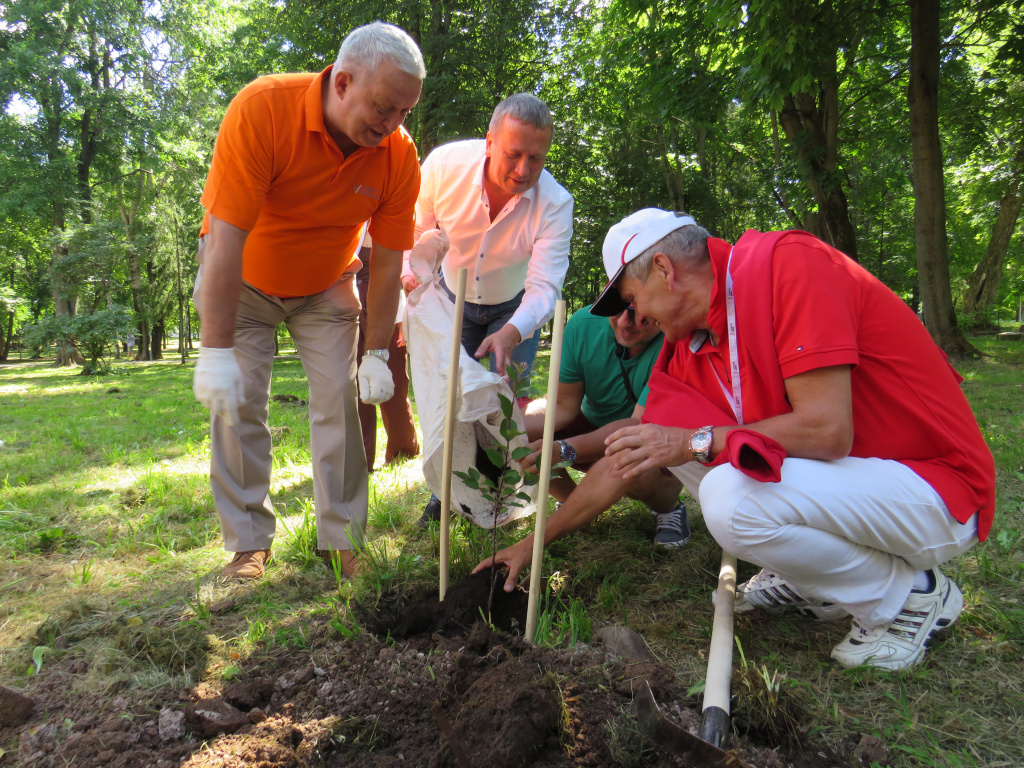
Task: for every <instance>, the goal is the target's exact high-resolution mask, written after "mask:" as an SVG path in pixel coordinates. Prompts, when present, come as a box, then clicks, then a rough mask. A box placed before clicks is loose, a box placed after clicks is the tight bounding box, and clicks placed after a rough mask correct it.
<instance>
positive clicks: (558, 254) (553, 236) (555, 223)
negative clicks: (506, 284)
mask: <svg viewBox="0 0 1024 768" xmlns="http://www.w3.org/2000/svg"><path fill="white" fill-rule="evenodd" d="M548 209H549V210H548V211H547V212H546V213H545V214H544V215H543V221H544V224H543V226H542V228H541V232H540V235H539V236H538V238H537V240H536V241H535V242H534V244H533V253H532V254H531V256H530V265H529V267H527V270H526V293H525V294H524V295H523V302H522V304H520V305H519V309H517V310H516V313H515V314H514V315H512V319H511V320H509V322H510V323H511V324H512V325H514V326H515V327H516V329H517V330H518V331H519V335H520V336H521V337H522V338H524V339H525V338H526V337H527V336H530V335H531V334H533V332H534V331H536V330H537V329H538V328H540V327H541V326H542V325H544V323H546V322H548V321H549V320H550V319H551V318H552V316H553V315H554V314H555V302H556V301H558V300H559V299H560V298H562V285H563V284H564V283H565V275H566V273H567V272H568V271H569V243H570V241H571V240H572V210H573V199H572V198H571V197H568V196H566V199H563V200H559V201H557V202H556V201H552V203H551V204H549V205H548Z"/></svg>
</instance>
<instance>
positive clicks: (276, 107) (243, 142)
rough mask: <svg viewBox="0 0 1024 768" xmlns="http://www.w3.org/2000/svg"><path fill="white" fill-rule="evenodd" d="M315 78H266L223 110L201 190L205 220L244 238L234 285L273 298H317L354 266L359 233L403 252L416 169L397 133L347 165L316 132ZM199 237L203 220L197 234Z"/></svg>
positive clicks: (409, 237)
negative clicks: (364, 230) (366, 232)
mask: <svg viewBox="0 0 1024 768" xmlns="http://www.w3.org/2000/svg"><path fill="white" fill-rule="evenodd" d="M330 71H331V67H328V68H327V69H325V70H324V71H323V72H321V73H319V74H316V73H302V74H286V75H268V76H266V77H261V78H259V79H257V80H254V81H253V82H251V83H249V85H247V86H246V87H245V88H243V89H242V90H241V91H240V92H239V94H238V95H237V96H235V98H234V99H233V100H232V102H231V104H230V106H228V110H227V113H226V114H225V115H224V121H223V122H222V123H221V126H220V131H219V133H218V134H217V144H216V146H215V148H214V151H213V161H212V163H211V164H210V172H209V174H208V175H207V177H206V187H205V189H204V190H203V197H202V202H203V207H204V208H206V211H207V213H208V214H213V215H214V216H216V217H217V218H218V219H221V220H223V221H226V222H228V223H229V224H233V225H234V226H236V227H238V228H240V229H244V230H246V231H248V232H249V237H248V239H247V240H246V243H245V251H244V253H243V257H242V279H243V280H245V281H246V282H247V283H249V284H251V285H253V286H255V287H256V288H259V289H260V290H261V291H263V292H264V293H267V294H271V295H274V296H308V295H310V294H314V293H319V292H320V291H323V290H325V289H326V288H328V287H329V286H331V285H332V284H333V283H335V282H336V281H337V280H338V278H340V277H341V275H342V274H343V273H344V272H345V271H346V270H347V269H348V267H350V266H351V265H352V263H353V262H354V261H355V260H356V250H357V248H358V246H359V235H360V228H361V227H362V225H363V224H364V223H365V222H366V221H367V220H369V221H370V234H371V235H372V237H373V239H374V241H376V242H377V243H379V244H380V245H382V246H384V247H385V248H391V249H393V250H396V251H402V250H408V249H410V248H412V246H413V242H414V240H413V226H414V222H415V205H416V197H417V195H418V194H419V188H420V166H419V159H418V157H417V154H416V146H415V144H413V141H412V138H411V137H410V136H409V134H408V133H407V132H406V131H405V129H404V128H399V129H398V130H397V131H395V132H394V133H392V134H391V135H390V136H388V137H387V138H386V139H384V141H382V142H381V144H380V145H379V146H377V147H360V148H359V149H357V150H356V151H355V152H353V153H352V154H351V155H349V156H348V157H345V155H343V154H342V152H341V150H340V149H338V145H337V144H335V143H334V140H333V139H332V138H331V137H330V134H329V133H328V132H327V128H326V126H325V125H324V116H323V105H322V103H321V96H320V94H321V85H322V82H323V78H324V77H327V76H329V73H330ZM208 230H209V223H208V219H207V220H204V222H203V228H202V231H201V234H205V233H206V232H207V231H208Z"/></svg>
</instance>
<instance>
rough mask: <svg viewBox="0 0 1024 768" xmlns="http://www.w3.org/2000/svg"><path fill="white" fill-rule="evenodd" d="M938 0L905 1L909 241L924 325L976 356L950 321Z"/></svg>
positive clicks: (955, 352) (960, 352) (957, 355)
mask: <svg viewBox="0 0 1024 768" xmlns="http://www.w3.org/2000/svg"><path fill="white" fill-rule="evenodd" d="M939 16H940V5H939V0H910V85H909V87H908V89H907V91H908V93H907V96H908V101H909V104H910V144H911V148H912V150H913V158H914V241H915V246H916V250H917V273H918V283H919V285H920V288H921V303H922V306H923V311H924V324H925V327H926V328H927V329H928V332H929V333H930V334H931V336H932V339H934V340H935V343H936V344H938V345H939V347H940V348H941V349H942V350H943V351H944V352H945V353H946V354H947V355H949V356H950V357H951V358H954V359H961V358H964V357H976V356H978V355H979V352H978V350H976V349H975V348H974V347H973V346H971V344H970V343H969V342H968V341H967V339H965V338H964V335H963V334H962V333H961V332H960V329H959V328H958V327H957V324H956V312H955V311H954V309H953V296H952V291H951V288H950V281H949V251H948V247H947V243H946V200H945V184H944V181H943V177H942V145H941V144H940V141H939V56H940V43H941V40H940V30H939Z"/></svg>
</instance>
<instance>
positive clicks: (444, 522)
mask: <svg viewBox="0 0 1024 768" xmlns="http://www.w3.org/2000/svg"><path fill="white" fill-rule="evenodd" d="M466 274H467V270H466V268H465V267H462V268H460V269H459V276H458V279H457V281H456V284H455V316H454V317H453V318H452V357H451V361H450V362H449V365H448V407H447V409H446V410H445V415H444V458H443V460H442V462H441V557H440V569H441V574H440V576H441V578H440V580H439V587H438V589H439V597H438V599H439V600H440V601H441V602H444V593H445V592H447V591H448V565H449V563H448V547H449V530H448V523H449V520H450V518H451V515H450V508H451V504H452V452H453V451H454V449H455V401H456V399H457V396H458V393H459V356H460V355H461V352H462V315H463V312H464V311H465V308H466Z"/></svg>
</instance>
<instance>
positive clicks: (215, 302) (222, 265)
mask: <svg viewBox="0 0 1024 768" xmlns="http://www.w3.org/2000/svg"><path fill="white" fill-rule="evenodd" d="M210 218H211V224H210V233H209V234H208V235H207V236H206V238H205V240H206V243H205V247H204V252H203V264H202V268H203V277H202V286H201V289H200V290H201V293H202V296H201V302H202V321H203V331H202V345H203V346H204V347H221V348H226V347H231V346H234V343H235V324H236V315H237V313H238V297H239V295H240V294H241V291H242V253H243V251H244V250H245V240H246V238H247V237H248V232H246V231H245V230H241V229H238V228H237V227H234V226H232V225H230V224H227V223H226V222H222V221H219V220H218V219H216V218H214V217H212V216H211V217H210Z"/></svg>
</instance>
